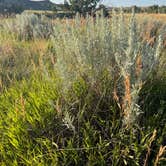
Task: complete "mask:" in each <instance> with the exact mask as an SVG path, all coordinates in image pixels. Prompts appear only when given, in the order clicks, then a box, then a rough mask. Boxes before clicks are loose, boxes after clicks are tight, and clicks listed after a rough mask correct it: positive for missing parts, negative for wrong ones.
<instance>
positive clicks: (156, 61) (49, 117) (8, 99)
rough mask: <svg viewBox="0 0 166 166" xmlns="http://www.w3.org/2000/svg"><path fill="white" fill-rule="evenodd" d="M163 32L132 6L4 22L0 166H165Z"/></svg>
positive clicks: (0, 59)
mask: <svg viewBox="0 0 166 166" xmlns="http://www.w3.org/2000/svg"><path fill="white" fill-rule="evenodd" d="M150 25H153V26H154V27H155V28H150V29H148V27H149V26H150ZM148 32H149V33H148ZM165 37H166V29H165V22H162V21H159V22H157V21H156V22H155V23H152V22H151V20H150V19H146V20H145V21H144V22H140V21H139V19H136V18H135V14H134V12H133V14H132V15H130V19H129V20H128V18H127V19H126V17H125V15H124V14H123V11H120V12H118V13H116V12H115V11H113V13H112V16H111V18H104V17H103V16H102V14H100V15H99V16H96V18H93V17H90V16H87V17H86V18H82V17H80V16H79V15H77V16H76V17H75V18H74V19H71V20H68V19H63V20H58V19H57V20H49V19H48V18H43V17H37V16H36V15H33V14H29V15H28V14H22V15H18V16H17V17H16V18H14V19H8V20H3V23H2V26H0V80H1V81H0V90H1V94H0V101H1V102H0V117H1V118H0V165H2V166H3V165H4V166H10V165H36V166H38V165H65V166H66V165H113V166H124V165H129V166H130V165H131V166H148V165H155V166H164V165H166V126H165V123H166V113H165V110H166V72H165V70H164V69H165V62H166V59H165V56H166V50H165V49H166V48H165V45H164V43H165Z"/></svg>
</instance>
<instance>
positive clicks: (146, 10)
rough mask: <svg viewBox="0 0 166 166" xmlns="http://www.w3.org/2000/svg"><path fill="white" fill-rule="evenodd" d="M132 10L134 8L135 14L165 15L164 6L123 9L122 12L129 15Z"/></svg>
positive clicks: (165, 8) (165, 7)
mask: <svg viewBox="0 0 166 166" xmlns="http://www.w3.org/2000/svg"><path fill="white" fill-rule="evenodd" d="M132 8H134V10H135V12H136V13H166V6H158V5H153V6H149V7H138V6H132V7H126V8H124V11H125V12H126V13H130V12H131V11H132Z"/></svg>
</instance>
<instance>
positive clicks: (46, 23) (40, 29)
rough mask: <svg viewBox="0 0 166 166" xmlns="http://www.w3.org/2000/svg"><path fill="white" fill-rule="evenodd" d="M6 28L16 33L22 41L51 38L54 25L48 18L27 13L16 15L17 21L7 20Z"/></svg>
mask: <svg viewBox="0 0 166 166" xmlns="http://www.w3.org/2000/svg"><path fill="white" fill-rule="evenodd" d="M4 28H5V30H7V31H8V32H11V33H14V34H15V35H16V36H17V37H18V39H20V40H30V39H35V38H49V36H50V35H51V34H52V30H53V29H52V23H51V21H50V20H49V19H48V18H47V17H45V16H43V15H41V16H40V17H39V16H37V15H35V14H29V13H26V12H24V13H22V14H20V15H19V14H18V15H16V18H15V19H12V20H7V21H6V23H5V25H4Z"/></svg>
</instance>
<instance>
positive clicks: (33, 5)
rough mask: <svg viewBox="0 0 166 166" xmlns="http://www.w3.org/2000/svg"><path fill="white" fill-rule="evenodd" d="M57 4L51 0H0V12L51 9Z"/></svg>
mask: <svg viewBox="0 0 166 166" xmlns="http://www.w3.org/2000/svg"><path fill="white" fill-rule="evenodd" d="M53 6H55V4H54V3H52V2H51V1H49V0H44V1H31V0H0V13H3V12H5V11H6V12H7V11H8V12H11V11H13V10H14V9H13V8H15V9H16V12H17V10H18V11H19V10H21V9H22V10H30V9H31V10H51V9H52V8H53Z"/></svg>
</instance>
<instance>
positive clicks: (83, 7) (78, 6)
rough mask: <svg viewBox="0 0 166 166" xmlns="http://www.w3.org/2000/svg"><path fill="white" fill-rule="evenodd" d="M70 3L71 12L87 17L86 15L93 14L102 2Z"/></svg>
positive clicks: (77, 1) (97, 0) (81, 1)
mask: <svg viewBox="0 0 166 166" xmlns="http://www.w3.org/2000/svg"><path fill="white" fill-rule="evenodd" d="M68 2H69V5H70V10H72V11H74V12H75V13H77V12H78V13H80V14H82V15H86V13H91V12H92V11H93V10H94V9H95V8H96V6H97V4H98V3H99V2H100V0H68Z"/></svg>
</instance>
